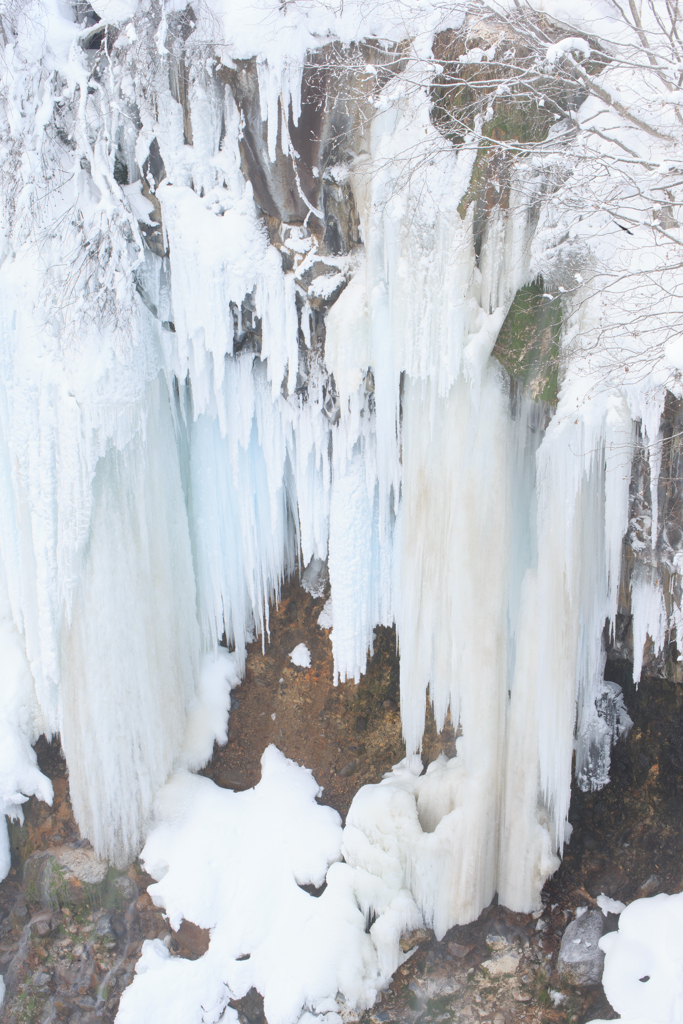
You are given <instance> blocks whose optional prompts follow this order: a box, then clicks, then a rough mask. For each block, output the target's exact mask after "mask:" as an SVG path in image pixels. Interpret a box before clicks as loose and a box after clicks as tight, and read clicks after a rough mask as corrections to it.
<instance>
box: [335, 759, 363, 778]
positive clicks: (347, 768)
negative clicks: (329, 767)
mask: <svg viewBox="0 0 683 1024" xmlns="http://www.w3.org/2000/svg"><path fill="white" fill-rule="evenodd" d="M357 770H358V761H357V760H354V761H349V763H348V764H345V765H344V767H343V768H340V769H339V772H338V775H339V778H340V779H348V777H349V776H350V775H354V774H355V772H356V771H357Z"/></svg>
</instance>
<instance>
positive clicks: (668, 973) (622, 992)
mask: <svg viewBox="0 0 683 1024" xmlns="http://www.w3.org/2000/svg"><path fill="white" fill-rule="evenodd" d="M600 946H601V948H602V949H603V950H604V952H605V970H604V973H603V976H602V984H603V987H604V989H605V994H606V995H607V998H608V999H609V1001H610V1003H611V1004H612V1006H613V1007H614V1009H615V1010H616V1011H617V1013H620V1014H621V1019H622V1020H629V1021H632V1022H639V1024H679V1021H680V1020H681V1019H683V970H682V969H681V964H683V893H677V894H676V895H674V896H667V895H666V894H665V893H662V894H660V895H659V896H652V897H651V898H649V899H643V900H635V901H634V902H633V903H631V904H630V905H629V906H628V907H627V908H626V910H624V911H623V913H622V914H621V917H620V918H619V930H618V931H616V932H609V933H608V934H607V935H603V937H602V938H601V939H600ZM591 1024H603V1022H602V1021H597V1020H595V1021H592V1022H591Z"/></svg>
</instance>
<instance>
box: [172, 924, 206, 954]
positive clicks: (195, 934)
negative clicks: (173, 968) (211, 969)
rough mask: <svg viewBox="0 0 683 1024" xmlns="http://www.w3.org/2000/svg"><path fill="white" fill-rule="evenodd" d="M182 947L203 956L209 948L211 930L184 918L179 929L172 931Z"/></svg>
mask: <svg viewBox="0 0 683 1024" xmlns="http://www.w3.org/2000/svg"><path fill="white" fill-rule="evenodd" d="M172 935H173V938H174V939H175V940H176V942H177V943H178V945H179V946H180V947H181V949H186V950H188V952H190V953H195V954H196V955H197V956H203V955H204V953H206V951H207V949H208V948H209V940H210V938H211V932H210V931H209V929H208V928H200V927H199V925H196V924H193V922H192V921H188V920H187V919H186V920H184V921H183V922H182V923H181V925H180V928H178V930H177V931H173V932H172Z"/></svg>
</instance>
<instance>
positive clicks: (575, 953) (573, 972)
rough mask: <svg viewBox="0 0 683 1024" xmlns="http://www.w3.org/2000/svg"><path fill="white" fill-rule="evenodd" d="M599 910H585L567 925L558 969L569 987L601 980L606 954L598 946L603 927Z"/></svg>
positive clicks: (597, 982)
mask: <svg viewBox="0 0 683 1024" xmlns="http://www.w3.org/2000/svg"><path fill="white" fill-rule="evenodd" d="M604 920H605V919H604V917H603V915H602V912H601V911H600V910H588V911H587V912H586V913H585V914H582V915H581V917H577V918H576V920H575V921H572V922H571V923H570V924H569V925H567V929H566V931H565V933H564V935H563V936H562V944H561V946H560V955H559V958H558V963H557V969H558V972H559V974H560V976H561V977H562V978H563V979H564V980H565V981H567V982H569V983H570V984H572V985H597V984H599V982H600V979H601V978H602V968H603V964H604V962H605V954H604V953H603V951H602V950H601V949H600V947H599V945H598V942H599V940H600V936H601V935H602V931H603V927H604Z"/></svg>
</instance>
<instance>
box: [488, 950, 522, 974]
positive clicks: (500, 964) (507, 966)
mask: <svg viewBox="0 0 683 1024" xmlns="http://www.w3.org/2000/svg"><path fill="white" fill-rule="evenodd" d="M519 959H520V958H519V956H518V955H517V954H516V953H505V954H504V956H501V957H499V958H498V959H497V960H484V962H483V964H482V965H481V966H482V967H483V968H485V970H487V971H488V972H489V974H491V975H492V976H493V977H494V978H500V977H502V976H503V975H504V974H514V973H515V971H516V970H517V965H518V964H519Z"/></svg>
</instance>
